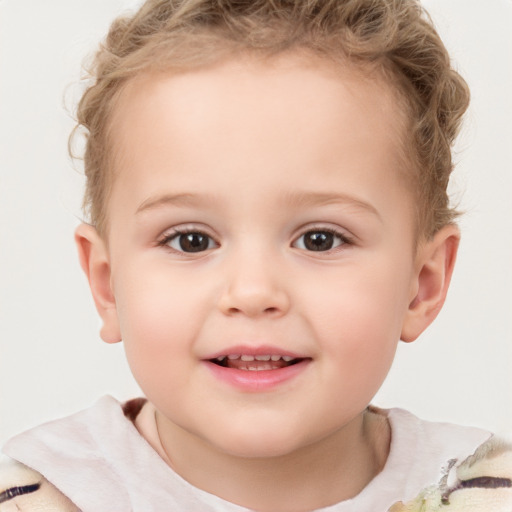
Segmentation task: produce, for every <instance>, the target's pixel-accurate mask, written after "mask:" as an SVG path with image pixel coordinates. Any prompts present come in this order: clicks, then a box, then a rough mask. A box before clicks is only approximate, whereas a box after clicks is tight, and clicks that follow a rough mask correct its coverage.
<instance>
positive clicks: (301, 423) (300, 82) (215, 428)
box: [105, 56, 418, 456]
mask: <svg viewBox="0 0 512 512" xmlns="http://www.w3.org/2000/svg"><path fill="white" fill-rule="evenodd" d="M401 115H402V114H401V113H400V111H399V109H398V108H397V106H396V102H395V100H394V97H393V94H392V93H391V91H390V89H389V88H388V87H387V86H386V85H385V84H384V83H382V82H378V81H370V80H364V79H362V78H361V77H360V76H359V75H358V74H357V73H356V72H355V71H354V70H351V69H346V70H341V71H338V75H337V74H336V72H335V71H334V70H333V69H332V68H330V67H329V65H328V64H325V63H321V62H314V61H306V60H300V59H299V58H295V57H291V56H288V57H282V58H280V59H278V60H274V61H272V63H270V64H269V63H261V62H260V63H258V62H256V61H255V60H251V59H250V58H247V60H246V61H244V62H243V63H240V62H228V63H225V64H223V65H218V66H216V67H212V68H209V69H202V70H198V71H194V72H190V73H187V74H181V75H175V76H172V75H160V76H158V77H156V76H148V77H143V78H140V79H138V80H136V81H135V82H133V83H131V84H130V85H129V86H128V88H127V90H126V91H125V92H124V95H123V97H122V100H121V103H120V105H119V107H118V108H117V111H116V115H115V117H114V121H113V142H114V144H115V148H116V152H117V155H118V157H117V158H118V160H117V162H118V169H117V172H118V173H119V174H118V176H116V179H115V183H114V187H113V192H112V196H111V199H110V202H109V207H108V219H109V220H108V222H109V230H108V250H106V251H107V252H106V254H107V256H106V258H107V262H108V265H107V266H106V267H105V272H106V273H107V274H108V279H109V283H110V285H111V287H112V292H113V296H112V303H111V310H110V313H109V314H108V315H106V316H105V318H106V320H105V321H106V326H105V332H109V333H115V332H117V330H119V333H120V334H119V336H120V337H122V339H123V341H124V343H125V346H126V352H127V357H128V360H129V363H130V365H131V368H132V371H133V373H134V375H135V377H136V379H137V381H138V382H139V384H140V386H141V388H142V390H143V391H144V393H145V394H146V396H147V397H148V398H149V400H150V401H151V402H152V403H153V404H154V405H155V406H156V407H157V409H158V410H159V411H160V412H161V413H162V415H163V416H162V417H163V423H162V427H161V428H168V429H169V430H173V431H174V432H175V433H176V432H182V433H184V432H188V433H189V434H190V433H191V434H192V438H193V439H201V440H202V442H204V441H206V442H207V443H208V444H209V445H210V446H214V447H216V448H218V449H220V450H222V451H224V452H229V453H232V454H238V455H248V456H269V455H277V454H280V453H290V452H292V451H293V450H296V449H298V448H301V447H304V446H306V445H309V444H311V443H313V442H316V441H319V440H322V439H326V438H327V437H329V436H330V435H331V434H333V433H335V432H338V431H339V430H340V429H341V428H343V427H345V426H347V425H349V424H350V423H351V422H353V421H355V418H357V417H359V416H360V413H361V412H362V411H363V410H364V408H365V407H366V405H367V404H368V403H369V401H370V400H371V398H372V397H373V395H374V394H375V392H376V391H377V390H378V388H379V387H380V385H381V383H382V381H383V379H384V378H385V376H386V374H387V372H388V369H389V367H390V365H391V362H392V360H393V356H394V353H395V348H396V345H397V342H398V340H399V338H400V336H401V331H402V329H403V326H404V323H405V322H406V321H407V318H408V307H409V304H410V303H411V302H412V301H413V299H414V297H415V294H416V291H417V290H416V287H417V274H418V271H417V265H416V263H415V257H414V228H415V226H414V224H413V217H414V216H413V199H412V197H411V194H410V192H409V191H408V189H407V187H406V185H405V183H404V179H403V175H402V174H401V172H402V171H401V170H400V166H401V165H402V164H401V160H400V158H399V155H400V143H399V142H400V137H401V136H402V134H401V131H400V128H399V127H400V126H402V125H403V124H404V123H403V122H402V120H401ZM106 337H107V338H109V337H110V339H113V338H115V335H113V337H112V336H110V335H107V336H106ZM228 356H236V358H238V357H239V356H244V357H243V359H249V360H250V361H242V360H240V359H235V360H233V359H229V357H228ZM245 356H247V357H245ZM254 356H262V357H261V358H260V359H262V360H261V361H260V360H256V361H252V360H251V359H252V358H253V357H254ZM265 356H266V357H265ZM268 356H274V357H273V358H272V357H271V358H270V361H269V360H268V359H269V357H268ZM277 356H287V357H286V359H288V358H292V359H293V361H292V362H293V363H295V364H291V365H290V363H289V362H288V361H285V360H283V359H282V358H281V359H279V360H278V361H273V359H277ZM226 357H228V359H227V362H226ZM218 358H221V359H222V360H221V361H218V360H217V359H218ZM283 367H284V368H283ZM260 370H261V371H260ZM187 435H188V434H187ZM189 439H190V437H189Z"/></svg>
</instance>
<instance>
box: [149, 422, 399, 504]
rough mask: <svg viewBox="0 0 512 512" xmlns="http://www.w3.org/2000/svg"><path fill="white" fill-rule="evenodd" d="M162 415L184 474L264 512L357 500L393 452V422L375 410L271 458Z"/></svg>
mask: <svg viewBox="0 0 512 512" xmlns="http://www.w3.org/2000/svg"><path fill="white" fill-rule="evenodd" d="M156 418H157V426H158V427H159V431H160V440H161V444H162V448H163V450H164V451H165V453H166V454H167V461H168V463H169V464H170V465H171V466H172V467H173V468H174V470H175V471H176V472H177V473H178V474H180V475H181V476H182V477H183V478H184V479H185V480H187V481H188V482H190V483H191V484H192V485H194V486H196V487H198V488H200V489H203V490H205V491H207V492H210V493H211V494H214V495H216V496H219V497H221V498H223V499H225V500H226V501H229V502H232V503H235V504H237V505H241V506H244V507H246V508H249V509H253V510H258V511H260V512H271V511H272V512H276V511H279V512H289V511H293V512H299V511H300V510H303V511H306V510H313V509H318V508H322V507H326V506H329V505H332V504H334V503H338V502H340V501H344V500H347V499H350V498H353V497H354V496H356V495H357V494H358V493H359V492H360V491H361V490H362V489H363V488H364V487H365V486H366V485H367V484H368V483H369V482H370V481H371V480H372V479H373V478H374V477H375V476H376V475H377V474H378V473H379V472H380V471H381V470H382V468H383V467H384V464H385V462H386V459H387V455H388V453H389V443H390V431H389V426H388V423H387V420H386V418H385V417H384V416H381V415H379V414H375V413H370V412H365V413H362V414H360V415H359V416H357V417H356V418H355V419H354V420H352V422H350V423H349V424H347V425H345V426H344V427H343V428H342V429H340V430H338V431H336V432H334V433H333V434H331V435H330V436H328V437H327V438H324V439H322V440H320V441H318V442H316V443H314V444H311V445H308V446H306V447H302V448H300V449H299V450H296V451H294V452H293V453H289V454H285V455H280V456H275V457H268V458H244V457H237V456H234V455H232V454H229V453H226V452H224V451H220V450H218V449H217V448H216V447H214V446H212V445H210V444H208V443H207V442H205V441H204V440H200V439H199V440H198V439H197V437H195V436H194V435H193V434H190V433H188V432H185V431H183V430H181V429H180V428H179V427H176V428H177V430H176V428H172V429H171V431H170V430H169V428H165V429H162V426H161V424H162V423H163V422H165V419H163V418H162V417H161V415H160V414H159V413H158V412H157V415H156ZM166 427H168V425H166ZM162 431H163V432H165V433H164V434H163V435H162ZM276 504H279V506H278V507H277V506H276ZM297 504H300V509H299V508H298V507H297Z"/></svg>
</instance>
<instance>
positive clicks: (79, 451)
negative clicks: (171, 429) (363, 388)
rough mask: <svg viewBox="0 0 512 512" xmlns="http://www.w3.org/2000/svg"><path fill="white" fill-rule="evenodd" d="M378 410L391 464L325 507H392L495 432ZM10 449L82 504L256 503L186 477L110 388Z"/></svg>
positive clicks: (173, 507) (197, 506) (169, 507)
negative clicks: (224, 495)
mask: <svg viewBox="0 0 512 512" xmlns="http://www.w3.org/2000/svg"><path fill="white" fill-rule="evenodd" d="M377 412H379V413H381V414H385V415H386V416H387V417H388V420H389V423H390V426H391V446H390V453H389V456H388V459H387V462H386V464H385V466H384V469H383V470H382V471H381V472H380V473H379V474H378V475H377V476H376V477H375V478H374V479H373V480H372V481H371V482H370V483H369V484H368V485H367V486H366V487H365V488H364V489H363V490H362V491H361V492H360V493H359V494H358V495H357V496H355V497H354V498H352V499H350V500H347V501H343V502H340V503H337V504H335V505H332V506H329V507H326V508H323V509H321V511H322V512H386V511H387V510H388V508H389V507H390V506H391V505H392V504H393V503H395V502H396V501H400V500H403V501H406V500H410V499H412V498H413V497H414V496H415V495H416V494H417V493H418V492H419V491H420V490H421V489H422V488H423V487H425V486H427V485H430V484H433V483H436V482H437V481H438V480H439V478H440V477H441V475H442V469H443V466H444V465H445V464H446V462H447V461H448V460H449V459H454V458H456V459H459V460H461V459H464V458H466V457H467V456H468V455H470V454H471V453H473V452H474V450H475V449H476V447H477V446H478V445H479V444H481V443H483V442H484V441H485V440H486V439H487V438H488V437H489V436H490V434H489V433H488V432H485V431H483V430H480V429H476V428H471V427H461V426H457V425H452V424H448V423H432V422H427V421H422V420H420V419H418V418H417V417H416V416H414V415H412V414H411V413H409V412H407V411H404V410H402V409H389V410H377ZM148 414H151V411H150V409H147V408H146V407H143V409H142V412H141V417H140V419H139V421H141V422H142V423H145V424H146V426H145V427H144V426H143V428H144V429H145V430H144V432H145V434H146V430H147V428H148V425H150V422H149V423H148V421H147V420H148ZM144 416H146V417H144ZM140 427H141V425H139V428H140ZM149 439H150V440H151V433H149ZM152 444H154V443H152ZM3 451H4V453H5V454H6V455H8V456H9V457H12V458H13V459H15V460H18V461H20V462H22V463H23V464H25V465H27V466H29V467H30V468H32V469H35V470H36V471H38V472H39V473H41V474H42V475H43V476H45V477H46V479H47V480H49V481H50V482H51V483H53V484H54V485H55V486H56V487H57V488H58V489H60V491H62V492H63V493H64V494H65V495H66V496H68V497H69V498H70V499H71V500H72V501H73V502H74V503H75V504H76V505H77V506H78V507H79V508H80V509H81V510H82V512H98V511H102V512H103V511H109V512H127V511H134V512H161V511H162V510H165V511H168V512H172V511H176V512H184V511H186V512H247V510H248V509H246V508H244V507H240V506H238V505H234V504H232V503H230V502H227V501H225V500H223V499H221V498H219V497H217V496H215V495H212V494H210V493H207V492H205V491H202V490H200V489H197V488H196V487H194V486H193V485H191V484H190V483H188V482H187V481H185V480H184V479H183V478H181V477H180V476H179V475H178V474H177V473H176V472H175V471H173V470H172V468H171V467H170V466H169V465H168V464H167V463H166V462H165V461H164V460H163V459H162V457H161V456H160V455H159V454H158V452H157V450H155V449H154V448H153V447H152V446H151V445H150V443H148V442H147V441H146V439H145V438H144V437H142V436H141V435H140V434H139V431H138V430H137V428H136V426H135V425H134V423H133V422H132V421H131V420H130V419H129V418H127V417H126V416H125V414H124V412H123V408H122V405H121V404H120V403H119V402H117V401H116V400H115V399H113V398H112V397H108V396H107V397H103V398H102V399H100V400H99V401H98V402H97V403H96V404H95V405H94V406H93V407H91V408H89V409H86V410H84V411H82V412H79V413H77V414H74V415H72V416H69V417H67V418H63V419H60V420H56V421H52V422H50V423H46V424H44V425H41V426H40V427H36V428H34V429H32V430H29V431H27V432H25V433H23V434H20V435H18V436H16V437H14V438H12V439H11V440H10V441H8V442H7V444H6V445H5V447H4V449H3Z"/></svg>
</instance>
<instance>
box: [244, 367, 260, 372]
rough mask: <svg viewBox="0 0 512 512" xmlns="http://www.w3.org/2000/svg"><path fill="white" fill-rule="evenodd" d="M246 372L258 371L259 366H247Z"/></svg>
mask: <svg viewBox="0 0 512 512" xmlns="http://www.w3.org/2000/svg"><path fill="white" fill-rule="evenodd" d="M247 369H248V370H253V371H258V370H259V369H260V368H259V366H247Z"/></svg>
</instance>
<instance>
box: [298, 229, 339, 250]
mask: <svg viewBox="0 0 512 512" xmlns="http://www.w3.org/2000/svg"><path fill="white" fill-rule="evenodd" d="M346 243H349V241H348V239H347V238H346V237H345V236H344V235H342V234H341V233H337V232H336V231H334V230H331V229H314V230H310V231H306V232H305V233H304V234H302V235H301V236H300V237H299V238H298V239H297V240H296V241H295V242H294V244H293V245H294V247H297V248H298V249H303V250H306V251H315V252H325V251H330V250H331V249H335V248H336V247H339V246H340V245H344V244H346Z"/></svg>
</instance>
